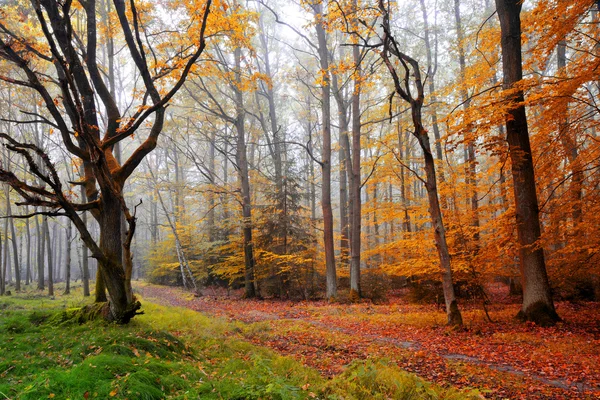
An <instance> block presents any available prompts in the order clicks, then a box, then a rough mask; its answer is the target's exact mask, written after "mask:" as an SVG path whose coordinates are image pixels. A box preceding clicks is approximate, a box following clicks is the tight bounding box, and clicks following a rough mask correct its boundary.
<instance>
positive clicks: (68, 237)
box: [65, 219, 73, 294]
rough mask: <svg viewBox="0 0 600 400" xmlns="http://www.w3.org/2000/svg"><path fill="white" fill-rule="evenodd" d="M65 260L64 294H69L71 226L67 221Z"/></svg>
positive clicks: (68, 220)
mask: <svg viewBox="0 0 600 400" xmlns="http://www.w3.org/2000/svg"><path fill="white" fill-rule="evenodd" d="M66 235H67V236H66V242H67V243H66V247H67V249H66V256H67V257H66V260H65V294H70V293H71V236H72V235H73V224H71V220H70V219H67V233H66Z"/></svg>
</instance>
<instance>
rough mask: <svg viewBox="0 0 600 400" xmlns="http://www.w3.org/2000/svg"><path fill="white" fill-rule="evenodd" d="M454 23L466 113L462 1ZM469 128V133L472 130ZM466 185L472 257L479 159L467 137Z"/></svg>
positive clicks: (476, 247) (476, 228) (475, 247)
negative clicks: (471, 232) (471, 229)
mask: <svg viewBox="0 0 600 400" xmlns="http://www.w3.org/2000/svg"><path fill="white" fill-rule="evenodd" d="M454 22H455V24H456V41H457V46H458V64H459V67H460V79H461V90H460V96H461V100H462V103H463V110H464V111H465V113H466V112H467V111H468V110H469V108H470V107H471V98H470V97H469V94H468V93H467V89H466V86H465V85H466V83H465V81H466V76H467V72H466V69H467V66H466V59H465V48H464V43H463V42H464V33H463V28H462V20H461V16H460V0H454ZM471 128H472V127H471V126H469V129H468V130H469V131H470V130H471ZM465 142H466V160H465V161H466V164H467V166H466V174H465V176H466V179H465V181H466V183H467V187H468V190H469V192H470V196H469V199H468V203H469V206H470V209H471V218H470V219H471V226H472V227H473V235H472V236H471V239H472V240H473V246H472V249H471V253H472V255H477V253H478V251H479V200H478V197H477V159H476V155H475V139H474V138H472V137H466V138H465Z"/></svg>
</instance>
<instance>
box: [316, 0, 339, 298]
mask: <svg viewBox="0 0 600 400" xmlns="http://www.w3.org/2000/svg"><path fill="white" fill-rule="evenodd" d="M313 10H314V14H315V18H316V19H320V18H322V16H323V6H322V4H321V3H317V4H315V5H314V6H313ZM315 29H316V31H317V41H318V52H319V63H320V67H321V72H322V74H323V84H322V85H321V123H322V129H323V147H322V150H321V171H322V174H323V182H322V184H321V207H322V209H323V244H324V246H325V270H326V272H325V274H326V280H327V283H326V286H327V291H326V296H327V299H329V300H333V299H335V297H336V296H337V272H336V269H335V253H334V244H333V210H332V208H331V85H330V78H329V51H328V49H327V37H326V34H325V28H324V27H323V21H320V20H317V24H316V25H315Z"/></svg>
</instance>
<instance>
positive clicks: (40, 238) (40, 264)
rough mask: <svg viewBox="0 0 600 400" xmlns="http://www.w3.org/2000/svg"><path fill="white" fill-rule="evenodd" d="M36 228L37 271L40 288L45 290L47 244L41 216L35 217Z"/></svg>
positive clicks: (38, 286)
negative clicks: (41, 224)
mask: <svg viewBox="0 0 600 400" xmlns="http://www.w3.org/2000/svg"><path fill="white" fill-rule="evenodd" d="M35 229H36V237H37V273H38V285H37V288H38V290H44V286H45V283H44V253H45V244H46V234H45V232H44V230H43V229H42V226H40V219H39V216H37V215H36V217H35Z"/></svg>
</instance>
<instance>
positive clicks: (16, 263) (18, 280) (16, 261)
mask: <svg viewBox="0 0 600 400" xmlns="http://www.w3.org/2000/svg"><path fill="white" fill-rule="evenodd" d="M6 216H7V217H9V218H7V221H9V225H10V236H11V242H12V253H13V266H14V268H15V291H16V292H20V291H21V267H20V265H19V253H18V252H17V233H16V230H15V223H14V220H13V219H12V218H10V217H11V216H12V208H11V205H10V191H9V190H8V185H7V186H6Z"/></svg>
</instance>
